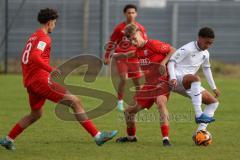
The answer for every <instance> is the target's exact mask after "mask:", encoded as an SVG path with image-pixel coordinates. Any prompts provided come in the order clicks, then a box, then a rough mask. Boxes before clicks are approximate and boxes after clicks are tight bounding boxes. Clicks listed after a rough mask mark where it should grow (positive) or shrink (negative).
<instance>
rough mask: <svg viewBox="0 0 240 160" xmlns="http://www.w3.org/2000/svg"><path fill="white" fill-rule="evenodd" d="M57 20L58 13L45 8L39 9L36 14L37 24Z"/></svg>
mask: <svg viewBox="0 0 240 160" xmlns="http://www.w3.org/2000/svg"><path fill="white" fill-rule="evenodd" d="M57 18H58V13H57V11H56V10H54V9H50V8H45V9H41V10H40V11H39V13H38V18H37V19H38V22H39V23H41V24H46V23H47V22H48V21H50V20H54V19H57Z"/></svg>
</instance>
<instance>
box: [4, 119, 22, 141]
mask: <svg viewBox="0 0 240 160" xmlns="http://www.w3.org/2000/svg"><path fill="white" fill-rule="evenodd" d="M23 130H24V129H23V128H22V127H21V126H20V125H19V124H18V123H17V124H16V125H15V126H14V127H13V128H12V130H11V131H10V132H9V134H8V137H9V138H11V139H13V140H14V139H15V138H16V137H17V136H18V135H19V134H21V133H22V131H23Z"/></svg>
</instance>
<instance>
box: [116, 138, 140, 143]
mask: <svg viewBox="0 0 240 160" xmlns="http://www.w3.org/2000/svg"><path fill="white" fill-rule="evenodd" d="M116 142H117V143H126V142H137V138H136V137H134V138H132V139H129V138H128V137H119V138H118V139H116Z"/></svg>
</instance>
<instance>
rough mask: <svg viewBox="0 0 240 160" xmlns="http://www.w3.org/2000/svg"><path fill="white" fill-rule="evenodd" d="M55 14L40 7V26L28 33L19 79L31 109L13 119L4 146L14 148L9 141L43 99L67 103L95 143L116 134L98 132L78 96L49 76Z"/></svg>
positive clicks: (30, 121) (28, 121)
mask: <svg viewBox="0 0 240 160" xmlns="http://www.w3.org/2000/svg"><path fill="white" fill-rule="evenodd" d="M57 18H58V14H57V11H56V10H53V9H49V8H46V9H42V10H40V12H39V14H38V21H39V22H40V24H41V27H40V28H39V29H38V30H37V31H36V32H35V33H33V34H32V35H31V36H30V38H29V39H28V41H27V44H26V46H25V48H24V50H23V54H22V59H21V62H22V72H23V82H24V86H25V87H26V90H27V92H28V95H29V103H30V107H31V112H30V114H28V115H26V116H24V117H23V118H22V119H21V120H20V121H19V122H18V123H16V125H15V126H14V127H13V128H12V130H11V131H10V132H9V134H8V135H7V136H6V137H5V138H2V139H1V140H0V144H1V145H2V146H3V147H5V148H6V149H9V150H13V149H15V145H14V143H13V142H14V140H15V139H16V137H17V136H18V135H20V134H21V133H22V132H23V131H24V130H25V129H26V128H27V127H29V126H30V125H31V124H33V123H34V122H36V121H37V120H38V119H40V117H41V116H42V114H43V105H44V103H45V101H46V100H50V101H52V102H55V103H61V104H64V105H67V106H69V107H71V108H72V109H73V111H74V113H75V117H76V120H77V121H78V122H79V123H80V124H81V125H82V126H83V127H84V129H85V130H86V131H87V132H88V133H89V134H90V135H91V136H92V137H94V139H95V142H96V144H97V145H102V144H103V143H104V142H106V141H108V140H110V139H112V138H113V137H114V136H115V135H116V134H117V131H112V132H100V131H99V130H98V129H97V128H96V127H95V125H94V124H93V122H92V121H91V120H90V119H89V118H88V116H87V115H86V113H85V111H84V109H83V106H82V104H81V102H80V100H79V99H78V98H77V97H76V96H74V95H72V94H70V93H69V92H68V91H67V90H66V89H65V88H63V87H62V86H60V85H59V84H57V83H54V82H53V81H51V80H50V73H51V72H52V71H53V68H52V67H51V66H50V65H49V61H50V51H51V43H52V42H51V37H50V36H49V33H51V32H52V31H53V29H54V28H55V23H56V20H57ZM53 88H55V90H53ZM62 100H64V101H62Z"/></svg>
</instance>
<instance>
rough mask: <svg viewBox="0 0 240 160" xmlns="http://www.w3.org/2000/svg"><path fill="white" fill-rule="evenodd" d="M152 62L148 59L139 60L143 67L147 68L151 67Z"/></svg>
mask: <svg viewBox="0 0 240 160" xmlns="http://www.w3.org/2000/svg"><path fill="white" fill-rule="evenodd" d="M150 63H151V62H150V60H149V59H148V58H144V59H140V60H139V64H140V65H141V66H146V65H149V64H150Z"/></svg>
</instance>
